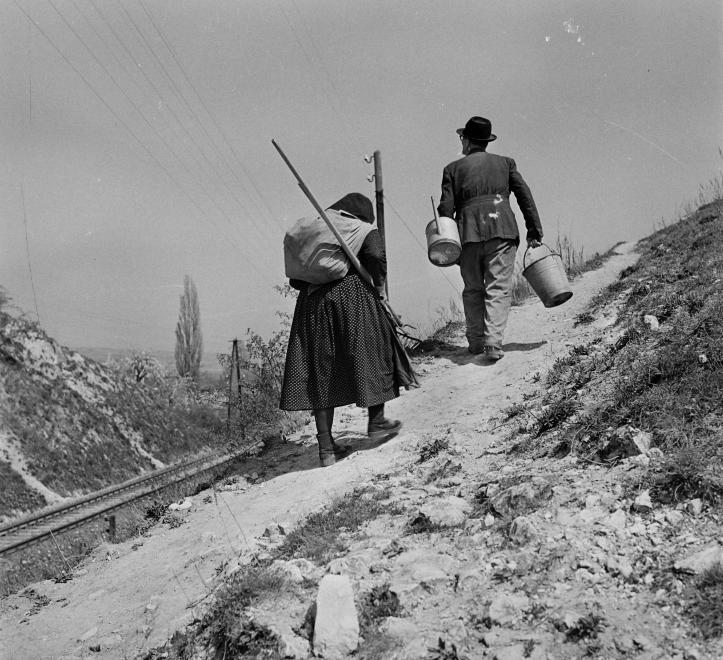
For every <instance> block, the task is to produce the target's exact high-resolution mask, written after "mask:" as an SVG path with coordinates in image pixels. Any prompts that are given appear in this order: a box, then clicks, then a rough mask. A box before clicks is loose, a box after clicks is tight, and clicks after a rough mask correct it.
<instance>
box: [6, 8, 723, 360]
mask: <svg viewBox="0 0 723 660" xmlns="http://www.w3.org/2000/svg"><path fill="white" fill-rule="evenodd" d="M472 115H482V116H485V117H488V118H489V119H490V120H491V121H492V125H493V131H494V132H495V133H496V134H497V135H498V139H497V141H496V142H494V143H492V145H491V146H490V151H492V152H494V153H499V154H504V155H507V156H511V157H513V158H514V159H515V161H516V162H517V166H518V169H519V171H520V172H521V173H522V175H523V177H524V178H525V180H526V181H527V183H528V184H529V186H530V188H531V190H532V193H533V196H534V197H535V201H536V203H537V207H538V210H539V211H540V215H541V219H542V224H543V229H544V231H545V239H546V240H547V241H549V242H552V243H554V241H555V237H556V236H557V235H564V236H567V237H568V238H569V239H570V240H571V241H572V242H573V243H574V244H575V245H576V246H577V247H578V248H580V247H581V248H583V249H584V251H585V253H586V254H592V253H593V252H595V251H604V250H607V249H608V248H609V247H611V246H612V245H613V244H614V243H617V242H618V241H622V240H635V239H638V238H641V237H643V236H646V235H648V234H649V233H651V232H652V231H653V230H654V229H655V228H657V227H659V226H660V225H661V223H662V222H671V221H672V220H674V219H675V218H676V217H677V214H678V213H679V211H680V208H681V206H682V205H683V204H684V203H686V202H687V201H689V200H691V199H693V198H694V197H695V196H696V195H697V192H698V189H699V186H700V185H702V184H705V183H706V182H707V181H709V180H710V179H711V178H713V177H715V176H717V175H718V174H719V173H720V171H721V169H723V157H722V156H721V148H722V146H723V119H722V118H723V5H722V4H721V3H720V1H719V0H686V2H680V0H634V1H631V0H606V1H601V0H578V1H571V0H545V1H542V0H525V1H520V0H517V1H515V0H505V1H504V2H503V1H497V0H489V1H484V2H483V1H482V0H453V1H451V2H448V3H440V2H438V0H435V1H428V0H409V1H407V0H395V1H394V2H390V1H388V0H387V1H382V0H363V1H362V0H253V1H251V0H17V2H16V1H13V0H0V118H1V121H0V223H1V224H0V286H2V287H4V288H5V289H6V291H7V293H8V294H9V295H10V296H11V298H12V300H13V302H14V303H15V304H16V305H17V307H18V308H20V309H21V310H22V311H23V312H24V313H25V314H26V315H27V316H28V317H29V318H32V319H36V318H37V319H39V321H40V323H41V325H42V326H43V327H44V328H45V330H46V331H47V332H48V333H49V334H50V335H51V336H53V337H54V338H55V339H57V340H58V341H60V342H61V343H62V344H65V345H68V346H72V347H108V348H123V349H129V348H130V349H135V350H172V349H173V344H174V328H175V324H176V320H177V318H178V310H179V296H180V294H181V293H182V288H183V278H184V275H186V274H188V275H189V276H190V277H191V278H192V279H193V281H194V283H195V285H196V287H197V290H198V297H199V302H200V309H201V323H202V328H203V333H204V346H205V352H206V353H209V352H211V353H217V352H228V350H229V347H230V344H229V341H230V340H231V339H233V338H235V337H238V338H241V339H243V338H244V337H245V336H246V332H247V329H249V328H251V329H253V330H254V331H256V332H258V333H260V334H262V335H263V336H268V335H269V334H270V333H271V332H272V331H274V330H275V329H276V328H277V327H278V316H277V311H289V310H290V309H291V305H292V301H289V300H284V299H283V298H281V297H280V296H279V295H278V294H277V293H276V291H275V290H274V286H275V285H279V284H282V283H283V282H284V267H283V249H282V241H283V236H284V232H285V231H286V229H287V228H288V227H290V225H291V224H292V223H293V221H294V220H296V219H297V218H299V217H301V216H305V215H310V214H312V213H314V211H313V209H312V207H311V205H310V203H309V202H308V201H307V199H306V198H305V197H304V195H303V194H302V192H301V191H300V190H299V188H298V186H297V185H296V181H295V180H294V179H293V177H292V175H291V173H290V172H289V171H288V169H286V166H285V165H284V163H283V162H282V161H281V159H280V158H279V156H278V154H277V153H276V152H275V150H274V149H273V147H272V145H271V139H272V138H274V139H276V141H277V142H278V143H279V144H280V145H281V147H282V148H283V149H284V150H285V152H286V154H287V156H288V157H289V158H290V160H291V162H292V163H293V164H294V165H295V167H296V169H297V170H298V171H299V173H300V174H301V176H302V177H303V178H304V180H305V182H306V184H307V186H308V187H309V188H310V190H311V191H312V193H313V194H314V195H315V197H316V198H317V199H318V200H319V202H320V203H321V204H322V206H327V205H330V204H331V203H333V202H334V201H336V200H337V199H339V198H340V197H341V196H342V195H344V194H345V193H347V192H352V191H358V192H362V193H365V194H367V195H369V196H370V197H371V198H373V196H374V184H373V182H370V181H369V180H368V177H369V175H370V174H371V173H372V171H373V168H372V165H370V164H369V163H367V162H365V160H364V157H365V156H368V155H371V154H372V153H373V152H374V151H375V150H379V151H380V153H381V162H382V171H383V185H384V194H385V211H386V212H385V221H386V232H387V253H388V260H389V290H390V299H391V302H392V305H393V306H394V307H395V309H396V310H397V311H398V312H399V313H400V314H401V315H402V317H403V319H404V320H405V321H407V322H409V323H412V324H413V325H416V326H417V327H418V328H419V332H420V333H423V332H424V331H425V330H427V329H429V328H430V327H431V326H432V324H433V323H434V320H435V319H436V318H437V317H438V316H439V310H440V308H443V307H446V306H447V305H448V304H449V302H450V301H451V300H454V301H456V302H457V303H459V302H460V291H461V279H460V277H459V271H458V269H457V268H456V267H452V268H446V269H442V268H437V267H435V266H433V265H431V264H430V263H429V262H428V260H427V257H426V239H425V233H424V230H425V226H426V224H427V223H428V222H429V221H430V220H431V219H432V208H431V206H432V201H431V199H430V198H431V197H434V201H435V203H436V202H438V201H439V192H440V182H441V174H442V169H443V167H444V166H445V165H446V164H447V163H449V162H451V161H452V160H455V159H456V158H458V157H460V154H459V150H460V143H459V140H458V138H457V135H456V134H455V129H456V128H458V127H460V126H463V125H464V123H465V122H466V121H467V119H468V118H469V117H470V116H472ZM517 215H518V222H519V224H520V228H521V229H522V230H524V225H523V220H522V217H521V215H520V214H519V212H518V214H517Z"/></svg>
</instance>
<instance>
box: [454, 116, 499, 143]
mask: <svg viewBox="0 0 723 660" xmlns="http://www.w3.org/2000/svg"><path fill="white" fill-rule="evenodd" d="M457 135H463V136H464V137H466V138H468V139H470V140H475V141H477V142H492V140H496V139H497V136H496V135H495V134H494V133H493V132H492V122H491V121H490V120H489V119H485V118H484V117H472V118H470V120H469V121H468V122H467V123H466V124H465V125H464V128H458V129H457Z"/></svg>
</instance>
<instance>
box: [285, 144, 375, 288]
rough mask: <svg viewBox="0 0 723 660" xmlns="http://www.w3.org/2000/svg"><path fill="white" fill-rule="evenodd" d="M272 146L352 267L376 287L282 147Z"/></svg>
mask: <svg viewBox="0 0 723 660" xmlns="http://www.w3.org/2000/svg"><path fill="white" fill-rule="evenodd" d="M271 144H273V145H274V147H275V148H276V151H278V152H279V155H280V156H281V157H282V158H283V159H284V162H285V163H286V166H287V167H288V168H289V169H290V170H291V173H292V174H293V175H294V176H295V177H296V181H297V182H298V184H299V188H301V190H303V192H304V194H305V195H306V196H307V198H308V199H309V201H310V202H311V204H312V205H313V207H314V208H315V209H316V211H317V213H319V215H320V216H321V218H322V220H324V222H325V223H326V224H327V225H328V226H329V229H331V233H332V234H334V236H335V237H336V240H337V241H339V245H340V246H341V249H342V250H344V252H345V253H346V256H347V257H349V261H351V265H352V266H354V268H356V269H357V271H358V272H359V274H360V275H361V276H362V278H364V279H365V280H366V281H367V282H369V284H371V285H372V286H374V280H373V279H372V276H371V275H370V274H369V271H368V270H367V269H366V268H364V266H362V265H361V262H360V261H359V259H358V258H357V256H356V255H355V254H354V253H353V252H352V251H351V248H350V247H349V246H348V245H347V244H346V241H345V240H344V239H343V238H342V236H341V234H340V233H339V231H338V230H337V228H336V227H335V226H334V223H333V222H332V221H331V220H329V216H327V215H326V213H325V212H324V209H322V208H321V206H320V205H319V202H317V201H316V198H315V197H314V195H312V194H311V190H309V189H308V188H307V187H306V184H305V183H304V181H303V179H302V178H301V177H300V176H299V173H298V172H297V171H296V169H295V168H294V166H293V165H292V164H291V161H289V159H288V158H287V157H286V154H285V153H284V152H283V150H282V149H281V147H280V146H279V145H278V144H276V140H271Z"/></svg>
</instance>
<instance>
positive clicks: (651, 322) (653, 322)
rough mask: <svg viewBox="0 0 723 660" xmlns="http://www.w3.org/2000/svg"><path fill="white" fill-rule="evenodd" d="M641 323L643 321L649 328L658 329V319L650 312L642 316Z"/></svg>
mask: <svg viewBox="0 0 723 660" xmlns="http://www.w3.org/2000/svg"><path fill="white" fill-rule="evenodd" d="M643 323H645V325H647V326H648V327H649V328H650V329H651V330H658V329H660V322H659V321H658V318H657V317H656V316H653V315H652V314H645V315H644V316H643Z"/></svg>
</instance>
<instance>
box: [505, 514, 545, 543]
mask: <svg viewBox="0 0 723 660" xmlns="http://www.w3.org/2000/svg"><path fill="white" fill-rule="evenodd" d="M537 535H538V531H537V528H536V526H535V524H534V523H533V522H532V520H530V519H529V518H528V517H527V516H517V518H515V519H514V520H513V521H512V524H511V525H510V531H509V536H510V538H511V539H512V540H514V541H517V542H518V543H520V544H523V543H528V542H530V541H532V540H533V539H534V538H536V537H537Z"/></svg>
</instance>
